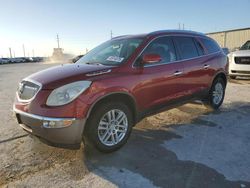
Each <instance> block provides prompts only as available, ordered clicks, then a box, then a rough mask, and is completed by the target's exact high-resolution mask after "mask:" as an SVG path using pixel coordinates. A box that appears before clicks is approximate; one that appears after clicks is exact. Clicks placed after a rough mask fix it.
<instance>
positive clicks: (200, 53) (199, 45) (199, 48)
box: [194, 39, 205, 56]
mask: <svg viewBox="0 0 250 188" xmlns="http://www.w3.org/2000/svg"><path fill="white" fill-rule="evenodd" d="M194 42H195V44H196V48H197V50H198V53H199V55H200V56H201V55H205V50H204V48H203V47H202V45H201V43H200V42H199V41H198V40H196V39H194Z"/></svg>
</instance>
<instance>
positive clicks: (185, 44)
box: [175, 37, 199, 59]
mask: <svg viewBox="0 0 250 188" xmlns="http://www.w3.org/2000/svg"><path fill="white" fill-rule="evenodd" d="M175 41H176V44H177V46H178V49H179V51H180V55H181V58H182V59H190V58H194V57H197V56H199V54H198V51H197V49H196V46H195V43H194V40H193V38H191V37H175Z"/></svg>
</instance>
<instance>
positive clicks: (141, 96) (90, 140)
mask: <svg viewBox="0 0 250 188" xmlns="http://www.w3.org/2000/svg"><path fill="white" fill-rule="evenodd" d="M227 66H228V62H227V56H226V55H225V54H224V53H223V51H222V50H221V48H220V47H219V46H218V44H217V43H216V42H215V41H214V40H213V39H211V38H209V37H207V36H205V35H203V34H200V33H196V32H191V31H181V30H166V31H157V32H153V33H149V34H144V35H131V36H121V37H116V38H113V39H112V40H110V41H107V42H105V43H103V44H101V45H100V46H98V47H96V48H94V49H93V50H91V51H90V52H89V53H88V54H86V55H85V56H84V57H82V58H81V59H80V60H78V61H77V63H75V64H68V65H60V66H56V67H54V68H50V69H47V70H43V71H41V72H38V73H35V74H33V75H30V76H28V77H27V78H25V79H23V80H22V81H21V83H20V85H19V89H18V91H17V93H16V99H15V102H14V112H15V113H16V117H17V120H18V123H19V124H20V126H21V127H22V128H23V129H24V130H26V131H27V132H29V133H30V134H33V135H36V136H38V137H39V138H42V140H45V142H46V143H49V144H50V145H53V146H59V147H76V148H79V147H80V144H81V141H82V138H83V139H84V140H85V142H84V143H86V144H91V145H94V146H95V147H96V148H97V149H98V150H100V151H102V152H112V151H115V150H117V149H119V148H120V147H121V146H122V145H124V144H125V143H126V142H127V140H128V138H129V135H130V133H131V131H132V127H133V126H134V125H135V124H136V123H137V122H138V121H140V120H141V119H142V118H144V117H147V116H149V115H152V114H155V113H158V112H161V111H164V110H166V109H169V108H172V107H175V106H178V105H181V104H184V103H186V102H189V101H192V100H196V99H200V100H203V101H204V102H205V104H207V105H208V106H209V107H211V108H213V109H218V108H219V107H220V105H221V104H222V102H223V99H224V94H225V89H226V85H227V78H226V71H227Z"/></svg>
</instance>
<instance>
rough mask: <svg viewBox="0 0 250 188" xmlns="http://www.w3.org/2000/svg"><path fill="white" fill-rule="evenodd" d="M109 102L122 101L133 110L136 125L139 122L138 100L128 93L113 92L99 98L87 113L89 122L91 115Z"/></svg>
mask: <svg viewBox="0 0 250 188" xmlns="http://www.w3.org/2000/svg"><path fill="white" fill-rule="evenodd" d="M108 101H122V102H123V103H124V104H126V105H128V107H129V109H131V112H132V115H133V122H134V124H135V123H136V121H137V105H136V100H135V98H134V96H133V95H131V94H130V93H127V92H112V93H108V94H106V95H104V96H102V97H99V98H98V99H97V100H96V101H95V102H94V103H93V104H92V105H91V106H90V108H89V110H88V113H87V120H88V119H89V117H90V115H91V113H92V112H93V111H94V110H95V109H96V108H97V107H98V106H99V105H101V104H103V103H106V102H108Z"/></svg>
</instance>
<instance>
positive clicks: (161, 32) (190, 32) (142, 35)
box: [112, 30, 207, 40]
mask: <svg viewBox="0 0 250 188" xmlns="http://www.w3.org/2000/svg"><path fill="white" fill-rule="evenodd" d="M171 34H172V35H175V34H183V35H190V36H201V37H206V38H207V36H206V35H205V34H203V33H200V32H196V31H189V30H159V31H154V32H150V33H148V34H139V35H122V36H118V37H114V38H112V39H114V40H115V39H128V38H145V37H153V36H159V35H171Z"/></svg>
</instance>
